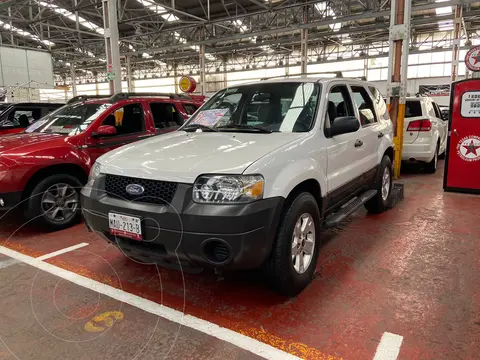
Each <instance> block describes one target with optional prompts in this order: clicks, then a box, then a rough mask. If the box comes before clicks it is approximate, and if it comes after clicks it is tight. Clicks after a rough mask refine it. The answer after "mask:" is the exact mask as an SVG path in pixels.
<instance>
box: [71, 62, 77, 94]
mask: <svg viewBox="0 0 480 360" xmlns="http://www.w3.org/2000/svg"><path fill="white" fill-rule="evenodd" d="M70 77H71V78H72V95H73V96H77V77H76V75H75V63H73V62H71V63H70Z"/></svg>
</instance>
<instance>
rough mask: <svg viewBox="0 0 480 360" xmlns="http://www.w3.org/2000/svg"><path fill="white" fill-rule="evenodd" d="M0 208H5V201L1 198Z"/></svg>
mask: <svg viewBox="0 0 480 360" xmlns="http://www.w3.org/2000/svg"><path fill="white" fill-rule="evenodd" d="M0 206H2V207H3V206H5V201H3V199H2V198H0Z"/></svg>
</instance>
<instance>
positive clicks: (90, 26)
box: [35, 0, 105, 35]
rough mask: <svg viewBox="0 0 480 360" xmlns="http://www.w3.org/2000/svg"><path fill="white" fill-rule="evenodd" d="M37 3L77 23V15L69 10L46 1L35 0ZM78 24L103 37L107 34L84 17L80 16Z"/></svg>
mask: <svg viewBox="0 0 480 360" xmlns="http://www.w3.org/2000/svg"><path fill="white" fill-rule="evenodd" d="M35 2H36V3H37V4H38V5H40V6H42V7H45V8H47V9H50V10H52V11H54V12H56V13H57V14H60V15H62V16H64V17H66V18H68V19H70V20H72V21H77V17H76V15H75V14H73V13H72V12H70V11H68V10H67V9H64V8H62V7H60V6H57V5H54V4H52V3H49V2H46V1H38V0H35ZM78 23H79V24H80V25H82V26H83V27H86V28H87V29H90V30H93V31H95V32H96V33H98V34H101V35H103V34H104V33H105V32H104V30H103V28H101V27H100V26H97V25H95V24H94V23H92V22H91V21H88V20H86V19H84V18H83V17H81V16H79V17H78Z"/></svg>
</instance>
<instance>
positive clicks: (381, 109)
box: [369, 86, 390, 120]
mask: <svg viewBox="0 0 480 360" xmlns="http://www.w3.org/2000/svg"><path fill="white" fill-rule="evenodd" d="M369 89H370V92H371V93H372V96H373V103H374V105H375V108H376V110H377V115H378V117H379V118H380V119H382V120H390V114H389V113H388V109H387V104H386V103H385V100H384V99H383V96H382V94H380V91H378V89H377V88H376V87H374V86H369Z"/></svg>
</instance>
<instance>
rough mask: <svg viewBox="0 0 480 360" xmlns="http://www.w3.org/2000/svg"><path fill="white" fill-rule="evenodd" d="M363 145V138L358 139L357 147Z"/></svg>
mask: <svg viewBox="0 0 480 360" xmlns="http://www.w3.org/2000/svg"><path fill="white" fill-rule="evenodd" d="M362 145H363V141H362V140H357V141H355V147H360V146H362Z"/></svg>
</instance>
